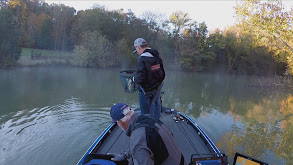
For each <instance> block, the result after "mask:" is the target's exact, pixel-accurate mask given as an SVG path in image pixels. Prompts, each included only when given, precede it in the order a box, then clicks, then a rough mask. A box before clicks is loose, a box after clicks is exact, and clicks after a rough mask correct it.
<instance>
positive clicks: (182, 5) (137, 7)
mask: <svg viewBox="0 0 293 165" xmlns="http://www.w3.org/2000/svg"><path fill="white" fill-rule="evenodd" d="M45 2H47V3H49V4H52V3H56V4H65V5H66V6H70V7H74V8H75V9H76V10H77V11H79V10H85V9H90V8H91V7H92V6H93V5H94V4H99V5H102V6H104V7H105V8H106V9H108V10H116V9H121V8H122V9H124V11H128V9H131V11H132V12H134V13H135V15H136V16H137V17H140V16H141V15H142V14H143V13H144V12H145V11H151V12H154V13H161V14H163V15H165V17H166V18H168V17H169V16H170V15H171V13H172V12H175V11H178V10H181V11H183V12H186V13H188V14H189V16H190V18H191V19H192V20H194V21H196V22H198V23H201V22H205V23H206V24H207V26H208V30H214V29H215V28H219V29H221V30H223V29H224V28H225V27H227V26H230V25H234V24H236V18H235V10H234V8H233V7H234V6H236V0H214V1H212V0H205V1H201V0H188V1H178V0H172V1H168V0H157V1H134V0H132V1H125V0H120V1H119V0H107V1H105V0H98V1H91V0H82V1H81V0H45ZM283 4H284V5H285V6H286V7H293V1H292V0H285V1H283Z"/></svg>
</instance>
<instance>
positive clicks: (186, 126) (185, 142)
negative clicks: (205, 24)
mask: <svg viewBox="0 0 293 165" xmlns="http://www.w3.org/2000/svg"><path fill="white" fill-rule="evenodd" d="M135 112H136V113H139V109H137V110H135ZM161 120H162V122H163V123H164V124H165V125H166V127H168V128H169V130H170V131H171V133H172V134H173V136H174V139H175V141H176V143H177V145H178V147H179V148H180V150H181V152H182V154H183V156H184V158H185V161H186V162H188V164H190V163H192V164H195V163H196V162H197V163H199V162H215V163H216V162H217V163H218V164H219V165H222V164H225V163H226V162H227V157H226V156H225V154H222V153H221V152H220V151H219V149H218V148H217V147H216V145H215V144H214V143H213V142H212V141H211V139H210V138H209V137H208V135H207V134H206V133H205V132H204V131H203V130H202V129H201V128H200V127H199V126H198V125H197V124H196V123H195V122H194V121H193V120H192V119H191V118H190V117H188V116H187V115H185V114H184V113H181V112H178V111H177V110H175V109H170V108H163V112H162V114H161ZM128 144H129V137H127V136H126V134H125V132H124V131H123V130H122V129H120V128H119V126H118V125H117V124H116V123H112V124H110V125H109V126H108V127H107V128H106V129H105V130H104V131H103V132H102V133H101V135H100V136H99V137H98V138H97V139H96V141H95V142H94V143H93V144H92V145H91V147H90V148H89V149H88V150H87V151H86V153H85V154H84V155H83V157H82V158H81V159H80V160H79V162H78V163H77V164H78V165H83V164H87V163H90V161H92V160H94V161H95V163H96V164H98V163H100V164H103V162H104V163H105V160H107V161H110V158H111V156H109V155H107V153H123V152H124V151H125V150H126V149H127V147H128ZM114 163H116V164H122V163H120V162H114Z"/></svg>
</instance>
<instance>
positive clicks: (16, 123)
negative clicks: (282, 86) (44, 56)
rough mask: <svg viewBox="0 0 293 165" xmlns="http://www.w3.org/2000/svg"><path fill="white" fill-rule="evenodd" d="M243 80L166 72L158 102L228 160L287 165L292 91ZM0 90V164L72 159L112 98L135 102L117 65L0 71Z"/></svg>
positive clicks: (97, 129) (105, 115)
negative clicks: (188, 121)
mask: <svg viewBox="0 0 293 165" xmlns="http://www.w3.org/2000/svg"><path fill="white" fill-rule="evenodd" d="M250 79H251V78H249V77H242V76H231V75H223V74H198V73H183V72H175V71H166V80H165V84H164V87H163V91H164V92H165V93H164V94H163V95H162V99H163V105H164V106H165V107H170V108H176V109H177V110H179V111H181V112H183V113H185V114H187V115H189V116H191V117H192V119H194V121H195V122H196V123H197V124H198V125H199V126H200V127H201V128H202V129H203V130H204V131H205V132H206V133H207V135H208V136H209V137H210V138H211V139H212V141H213V142H214V143H215V144H216V145H217V147H218V148H219V149H220V150H221V152H225V153H227V154H228V156H230V157H232V156H234V154H235V152H236V151H237V152H240V153H243V154H246V155H251V156H253V157H255V158H257V159H260V160H262V161H265V162H267V163H269V164H278V165H279V164H290V163H292V160H293V158H292V154H291V155H290V154H289V153H290V152H291V151H290V148H292V145H293V141H292V136H293V133H292V130H293V117H292V116H293V112H292V107H293V101H292V100H293V96H292V95H291V94H289V93H286V92H272V91H267V90H262V89H257V88H252V87H248V86H247V84H248V82H249V80H250ZM0 91H1V92H0V103H1V104H0V164H36V165H37V164H44V165H46V164H48V165H49V164H62V165H66V164H68V165H69V164H75V163H77V162H78V160H79V159H80V158H81V157H82V155H83V154H84V153H85V151H86V150H87V149H88V148H89V147H90V145H91V144H92V143H93V142H94V140H95V139H96V138H97V137H98V136H99V134H100V133H101V132H102V131H103V130H104V129H105V128H106V127H107V126H108V125H109V124H110V123H111V119H110V116H109V110H110V107H111V106H112V105H113V104H114V103H116V102H125V103H127V104H129V105H130V106H131V107H132V108H138V106H139V105H138V96H137V93H134V94H129V93H125V92H124V91H123V88H122V86H121V83H120V78H119V70H118V69H110V70H98V69H83V68H67V67H57V68H54V67H39V68H38V67H35V68H17V69H12V70H0ZM291 153H292V152H291Z"/></svg>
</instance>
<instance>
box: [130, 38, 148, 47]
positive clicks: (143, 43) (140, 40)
mask: <svg viewBox="0 0 293 165" xmlns="http://www.w3.org/2000/svg"><path fill="white" fill-rule="evenodd" d="M146 44H147V42H146V41H145V40H144V39H143V38H137V39H136V40H135V41H134V44H133V45H134V46H140V45H146Z"/></svg>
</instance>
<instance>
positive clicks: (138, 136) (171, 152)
mask: <svg viewBox="0 0 293 165" xmlns="http://www.w3.org/2000/svg"><path fill="white" fill-rule="evenodd" d="M110 115H111V118H112V120H113V122H117V124H118V126H119V127H120V128H121V129H123V130H124V131H125V132H126V135H127V136H129V137H130V145H129V150H128V151H127V152H126V153H124V154H115V153H108V154H109V155H112V156H113V158H112V161H122V160H125V159H130V158H132V160H133V163H134V165H154V164H156V165H184V164H185V162H184V157H183V155H182V153H181V151H180V150H179V148H178V147H177V145H176V143H175V140H174V138H173V135H172V134H171V132H170V131H169V129H168V128H167V127H166V126H165V125H164V124H163V123H162V122H161V121H160V120H158V121H156V120H155V119H153V118H151V117H148V116H146V115H138V114H135V113H134V111H133V110H131V109H130V107H129V106H128V105H126V104H124V103H117V104H115V105H114V106H113V107H112V108H111V111H110Z"/></svg>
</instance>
